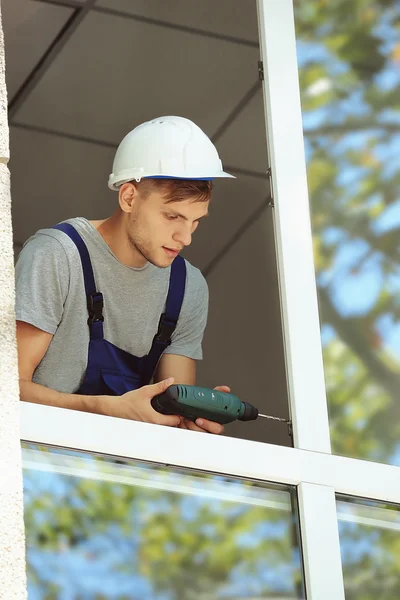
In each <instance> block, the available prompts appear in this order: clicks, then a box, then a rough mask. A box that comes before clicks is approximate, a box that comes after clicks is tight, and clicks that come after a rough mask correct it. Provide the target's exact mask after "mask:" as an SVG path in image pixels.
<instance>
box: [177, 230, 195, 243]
mask: <svg viewBox="0 0 400 600" xmlns="http://www.w3.org/2000/svg"><path fill="white" fill-rule="evenodd" d="M174 240H175V241H177V242H179V243H180V244H182V245H183V246H190V244H191V243H192V232H191V231H190V230H189V229H186V228H182V229H180V230H179V231H177V232H176V234H175V235H174Z"/></svg>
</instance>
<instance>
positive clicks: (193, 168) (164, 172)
mask: <svg viewBox="0 0 400 600" xmlns="http://www.w3.org/2000/svg"><path fill="white" fill-rule="evenodd" d="M144 177H165V178H171V179H172V178H173V179H214V177H234V176H233V175H229V173H225V172H224V171H223V170H222V163H221V161H220V158H219V156H218V152H217V149H216V148H215V146H214V144H213V143H212V142H211V140H210V139H209V138H208V137H207V136H206V134H205V133H204V132H203V131H202V130H201V129H200V127H198V126H197V125H196V124H195V123H193V122H192V121H190V120H189V119H185V118H183V117H159V118H158V119H153V120H152V121H147V122H146V123H142V124H141V125H138V127H136V128H135V129H133V130H132V131H130V132H129V133H128V134H127V135H126V136H125V137H124V139H123V140H122V142H121V143H120V145H119V146H118V148H117V152H116V154H115V158H114V163H113V172H112V173H111V175H110V177H109V180H108V187H109V188H110V189H112V190H118V188H119V186H120V185H122V184H123V183H126V182H127V181H132V180H133V179H135V180H136V181H140V180H141V179H142V178H144Z"/></svg>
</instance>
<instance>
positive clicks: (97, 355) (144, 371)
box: [53, 223, 186, 396]
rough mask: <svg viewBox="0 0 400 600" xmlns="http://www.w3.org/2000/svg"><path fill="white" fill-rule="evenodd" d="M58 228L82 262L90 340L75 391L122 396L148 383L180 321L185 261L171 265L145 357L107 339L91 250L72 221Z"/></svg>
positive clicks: (179, 260) (61, 224)
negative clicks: (161, 308) (163, 302)
mask: <svg viewBox="0 0 400 600" xmlns="http://www.w3.org/2000/svg"><path fill="white" fill-rule="evenodd" d="M53 229H58V230H60V231H62V232H64V233H65V234H66V235H68V236H69V237H70V238H71V240H72V241H73V242H74V244H75V245H76V247H77V249H78V251H79V255H80V258H81V263H82V271H83V278H84V283H85V292H86V298H87V308H88V313H89V318H88V326H89V330H90V341H89V350H88V362H87V368H86V374H85V378H84V381H83V383H82V385H81V386H80V388H79V389H78V390H77V391H76V392H75V393H76V394H86V395H90V396H98V395H103V394H104V395H109V396H121V395H122V394H125V392H129V391H131V390H135V389H137V388H139V387H141V386H142V385H147V384H148V383H149V382H150V380H151V378H152V376H153V374H154V371H155V369H156V366H157V363H158V361H159V359H160V357H161V355H162V353H163V352H164V350H165V349H166V348H167V346H169V345H170V343H171V336H172V333H173V332H174V330H175V327H176V324H177V322H178V317H179V313H180V310H181V307H182V302H183V297H184V294H185V284H186V264H185V260H184V259H183V258H182V257H181V256H177V257H176V258H175V259H174V261H173V263H172V265H171V274H170V279H169V288H168V295H167V301H166V308H165V312H164V313H163V314H162V315H161V318H160V322H159V326H158V331H157V333H156V335H155V336H154V339H153V343H152V345H151V348H150V351H149V353H148V354H147V355H145V356H141V357H138V356H134V355H132V354H129V352H126V351H125V350H122V349H121V348H118V347H117V346H115V345H114V344H112V343H111V342H108V341H107V340H105V339H104V335H103V322H104V316H103V295H102V293H101V292H99V291H97V289H96V284H95V280H94V274H93V269H92V264H91V262H90V257H89V252H88V249H87V247H86V245H85V242H84V241H83V240H82V238H81V236H80V235H79V233H78V232H77V231H76V229H75V228H74V227H73V226H72V225H70V224H69V223H60V224H58V225H55V226H54V227H53Z"/></svg>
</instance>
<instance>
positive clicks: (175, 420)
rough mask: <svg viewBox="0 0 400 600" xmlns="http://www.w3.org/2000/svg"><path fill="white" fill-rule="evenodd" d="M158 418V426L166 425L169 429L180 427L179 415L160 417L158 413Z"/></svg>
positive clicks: (156, 422)
mask: <svg viewBox="0 0 400 600" xmlns="http://www.w3.org/2000/svg"><path fill="white" fill-rule="evenodd" d="M157 415H158V418H157V420H156V421H155V424H156V425H166V426H167V427H179V425H180V422H181V418H180V417H179V416H178V415H168V416H167V415H160V414H159V413H157Z"/></svg>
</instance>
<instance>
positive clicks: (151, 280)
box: [16, 117, 232, 433]
mask: <svg viewBox="0 0 400 600" xmlns="http://www.w3.org/2000/svg"><path fill="white" fill-rule="evenodd" d="M215 177H232V176H231V175H229V174H227V173H224V171H223V170H222V164H221V161H220V159H219V156H218V153H217V151H216V149H215V147H214V145H213V144H212V142H211V141H210V140H209V138H208V137H207V136H206V135H205V134H204V133H203V132H202V131H201V129H200V128H199V127H197V126H196V125H195V124H194V123H192V122H191V121H189V120H188V119H184V118H182V117H162V118H158V119H154V120H152V121H149V122H146V123H143V124H142V125H139V126H138V127H136V128H135V129H134V130H133V131H131V132H130V133H128V135H127V136H126V137H125V138H124V139H123V140H122V142H121V144H120V145H119V147H118V149H117V152H116V155H115V159H114V164H113V173H112V174H111V175H110V178H109V187H110V188H111V189H113V190H116V191H118V199H119V206H118V209H117V211H116V212H115V213H114V214H113V215H112V216H111V217H109V218H108V219H105V220H102V221H88V220H86V219H85V218H82V217H78V218H73V219H69V220H68V221H65V222H63V223H61V224H58V225H56V226H55V227H53V228H49V229H42V230H40V231H38V232H37V233H36V234H35V235H34V236H33V237H31V238H30V239H29V240H28V241H27V242H26V244H25V245H24V247H23V249H22V251H21V254H20V256H19V258H18V261H17V265H16V316H17V341H18V355H19V374H20V392H21V400H25V401H28V402H37V403H40V404H47V405H51V406H58V407H63V408H71V409H76V410H82V411H87V412H95V413H100V414H105V415H109V416H115V417H121V418H127V419H134V420H138V421H146V422H149V423H157V424H160V425H168V426H172V427H176V426H177V427H182V428H186V429H192V430H195V431H208V432H211V433H221V432H222V430H223V428H222V426H221V425H219V424H218V423H214V422H211V421H207V420H205V419H198V420H197V421H196V423H192V422H190V421H187V420H184V419H182V418H180V417H179V416H177V415H170V416H165V415H161V414H159V413H157V412H156V411H154V410H153V408H152V406H151V403H150V401H151V399H152V398H153V396H155V395H156V394H159V393H161V392H162V391H164V390H165V389H167V387H168V386H169V385H171V383H172V382H173V381H175V382H176V383H182V384H194V383H195V370H196V369H195V360H196V359H201V358H202V350H201V343H202V338H203V332H204V328H205V325H206V321H207V310H208V289H207V284H206V281H205V279H204V278H203V276H202V275H201V273H200V271H199V270H198V269H196V268H195V267H193V266H192V265H190V263H188V262H187V261H185V260H184V259H183V258H182V257H181V256H179V253H180V251H181V250H182V249H183V248H184V247H185V246H188V245H189V244H190V243H191V240H192V234H193V233H194V231H195V230H196V228H197V227H198V225H199V222H200V220H201V219H203V218H204V217H206V216H207V213H208V205H209V201H210V198H211V188H212V180H213V179H214V178H215ZM152 378H154V381H155V382H156V383H155V384H153V385H149V382H150V381H151V379H152ZM216 389H219V390H222V391H229V388H228V387H226V386H219V387H218V388H216ZM115 396H119V398H116V397H115Z"/></svg>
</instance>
